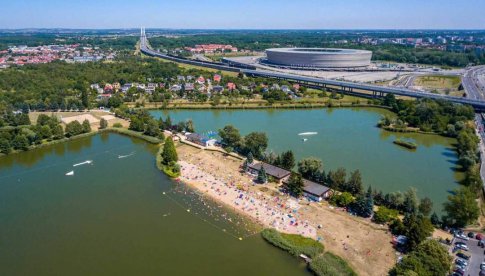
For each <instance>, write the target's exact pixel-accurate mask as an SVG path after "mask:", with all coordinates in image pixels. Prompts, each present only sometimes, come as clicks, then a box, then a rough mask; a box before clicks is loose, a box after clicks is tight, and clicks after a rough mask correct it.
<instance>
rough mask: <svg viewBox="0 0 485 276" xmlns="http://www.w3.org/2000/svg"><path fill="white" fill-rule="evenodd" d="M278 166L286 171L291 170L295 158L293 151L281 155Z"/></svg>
mask: <svg viewBox="0 0 485 276" xmlns="http://www.w3.org/2000/svg"><path fill="white" fill-rule="evenodd" d="M280 166H281V167H282V168H283V169H287V170H291V169H292V168H293V167H294V166H295V156H294V155H293V151H291V150H289V151H285V152H283V153H282V154H281V163H280Z"/></svg>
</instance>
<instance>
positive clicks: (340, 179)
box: [328, 168, 347, 190]
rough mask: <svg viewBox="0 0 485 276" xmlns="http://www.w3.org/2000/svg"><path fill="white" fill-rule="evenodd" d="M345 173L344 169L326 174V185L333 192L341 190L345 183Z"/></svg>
mask: <svg viewBox="0 0 485 276" xmlns="http://www.w3.org/2000/svg"><path fill="white" fill-rule="evenodd" d="M346 175H347V172H346V171H345V169H344V168H338V169H337V170H336V171H330V172H329V173H328V184H329V186H330V188H332V189H334V190H341V189H342V188H343V187H344V185H345V181H346Z"/></svg>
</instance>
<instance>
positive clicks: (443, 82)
mask: <svg viewBox="0 0 485 276" xmlns="http://www.w3.org/2000/svg"><path fill="white" fill-rule="evenodd" d="M460 83H461V78H460V77H459V76H420V77H417V78H416V79H415V80H414V85H415V86H421V87H423V88H424V89H426V90H431V91H436V92H438V93H440V94H448V95H451V96H461V94H462V92H459V91H458V87H459V86H460Z"/></svg>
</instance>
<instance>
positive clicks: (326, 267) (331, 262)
mask: <svg viewBox="0 0 485 276" xmlns="http://www.w3.org/2000/svg"><path fill="white" fill-rule="evenodd" d="M261 235H262V236H263V238H264V239H265V240H266V241H267V242H269V243H270V244H272V245H274V246H276V247H278V248H281V249H283V250H285V251H288V252H289V253H290V254H292V255H294V256H296V257H298V256H300V254H305V255H306V256H308V257H310V258H312V261H311V262H310V264H309V268H310V270H312V271H313V272H314V273H315V274H316V275H335V276H340V275H344V276H346V275H349V276H353V275H357V274H356V273H355V272H354V271H353V270H352V268H351V267H350V266H349V265H348V264H347V262H346V261H345V260H344V259H342V258H340V257H339V256H336V255H334V254H332V253H330V252H325V253H324V246H323V244H321V243H320V242H318V241H316V240H313V239H310V238H305V237H303V236H300V235H292V234H285V233H280V232H278V231H276V230H274V229H264V230H263V231H262V232H261Z"/></svg>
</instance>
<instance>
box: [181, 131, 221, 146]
mask: <svg viewBox="0 0 485 276" xmlns="http://www.w3.org/2000/svg"><path fill="white" fill-rule="evenodd" d="M185 137H186V138H187V141H189V142H192V143H194V144H197V145H200V146H203V147H210V146H214V145H215V144H216V142H217V140H215V139H210V138H207V137H204V136H202V135H200V134H197V133H186V134H185Z"/></svg>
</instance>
